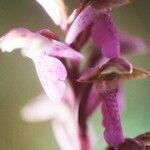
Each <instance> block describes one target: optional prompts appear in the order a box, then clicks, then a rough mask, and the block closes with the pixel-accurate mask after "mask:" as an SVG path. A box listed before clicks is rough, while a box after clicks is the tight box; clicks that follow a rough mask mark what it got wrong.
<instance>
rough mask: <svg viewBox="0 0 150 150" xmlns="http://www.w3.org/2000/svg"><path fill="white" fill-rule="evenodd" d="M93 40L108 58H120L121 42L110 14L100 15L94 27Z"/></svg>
mask: <svg viewBox="0 0 150 150" xmlns="http://www.w3.org/2000/svg"><path fill="white" fill-rule="evenodd" d="M91 34H92V38H93V41H94V42H95V45H96V46H97V47H98V48H99V49H101V51H102V54H103V55H104V56H105V57H108V58H114V57H119V56H120V43H119V42H120V41H119V36H118V33H117V31H116V28H115V25H114V24H113V20H112V16H111V13H110V12H107V13H100V15H99V18H97V19H96V20H95V22H94V24H93V27H92V33H91Z"/></svg>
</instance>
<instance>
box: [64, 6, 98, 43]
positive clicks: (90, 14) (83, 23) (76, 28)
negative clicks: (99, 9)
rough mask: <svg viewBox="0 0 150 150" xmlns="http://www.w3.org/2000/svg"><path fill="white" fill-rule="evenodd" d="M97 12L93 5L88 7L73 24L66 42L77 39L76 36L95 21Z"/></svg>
mask: <svg viewBox="0 0 150 150" xmlns="http://www.w3.org/2000/svg"><path fill="white" fill-rule="evenodd" d="M96 16H97V15H96V12H95V11H94V10H93V8H92V7H91V6H88V7H86V8H85V9H84V10H83V11H82V12H81V13H80V14H79V15H78V17H77V18H76V19H75V21H74V22H73V24H72V25H71V27H70V29H69V31H68V33H67V36H66V43H68V44H71V43H73V41H74V40H75V39H76V37H77V36H78V35H79V34H80V33H81V32H82V31H83V30H85V29H86V27H87V26H89V25H90V24H92V23H93V21H94V19H95V17H96Z"/></svg>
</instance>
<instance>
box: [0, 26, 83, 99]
mask: <svg viewBox="0 0 150 150" xmlns="http://www.w3.org/2000/svg"><path fill="white" fill-rule="evenodd" d="M48 33H51V32H48ZM0 48H1V49H2V51H3V52H5V51H6V52H12V51H13V50H14V49H16V48H21V49H22V53H23V55H24V56H27V57H29V58H31V59H32V60H33V62H34V64H35V67H36V71H37V74H38V77H39V80H40V81H41V84H42V86H43V88H44V90H45V92H46V94H47V95H48V96H49V98H50V99H51V100H54V101H59V100H61V98H62V97H63V94H64V91H65V87H66V86H65V83H64V81H65V80H66V77H67V71H66V68H65V66H64V65H63V64H62V62H61V61H60V60H59V59H58V58H71V59H74V60H76V61H80V60H81V59H82V55H81V54H79V53H78V52H76V51H74V50H73V49H72V48H70V47H69V46H67V45H65V44H63V43H61V42H59V41H56V40H54V39H49V38H47V37H46V36H43V35H41V34H40V33H38V32H37V33H33V32H31V31H29V30H27V29H24V28H18V29H13V30H11V31H10V32H8V33H7V34H6V35H5V36H3V37H2V38H1V39H0ZM56 57H58V58H56Z"/></svg>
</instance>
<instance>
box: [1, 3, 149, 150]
mask: <svg viewBox="0 0 150 150" xmlns="http://www.w3.org/2000/svg"><path fill="white" fill-rule="evenodd" d="M66 4H68V7H69V12H71V11H72V10H73V8H74V7H75V6H76V4H75V0H74V1H73V0H68V1H66ZM113 15H114V20H115V22H116V25H117V26H118V30H120V31H126V32H128V33H130V34H134V35H137V36H141V37H143V38H144V39H145V40H149V41H150V1H149V0H135V1H134V2H132V4H130V5H127V6H125V7H122V8H119V9H116V10H114V11H113ZM14 27H25V28H28V29H30V30H33V31H36V30H39V29H41V28H50V29H51V30H52V31H55V32H56V33H59V35H60V30H59V28H56V27H55V26H54V24H53V23H52V21H51V19H50V18H49V16H48V15H47V14H46V13H45V12H44V11H43V9H41V7H40V6H39V5H38V4H37V3H36V2H35V0H0V36H2V35H3V34H4V33H6V32H7V31H8V30H10V29H12V28H14ZM149 50H150V49H149ZM128 59H129V60H130V61H131V62H132V63H133V64H135V65H136V66H139V67H143V68H145V69H147V70H150V54H143V55H132V56H130V57H128ZM42 92H43V91H42V88H41V85H40V83H39V81H38V78H37V75H36V73H35V68H34V66H33V64H32V62H31V60H29V59H27V58H23V57H22V56H21V55H20V53H19V52H18V51H15V52H13V53H1V52H0V150H58V149H59V148H58V146H57V145H56V142H55V139H54V138H53V134H52V131H51V126H50V122H46V123H39V124H38V123H33V124H30V123H26V122H24V121H22V119H21V117H20V110H21V108H22V107H23V106H24V104H26V102H28V101H29V100H30V99H31V98H33V97H35V96H37V95H39V94H40V93H42ZM125 94H126V97H127V109H126V111H125V112H124V114H123V118H122V122H123V127H124V131H125V134H126V136H128V137H134V136H136V135H137V134H140V133H143V132H145V131H150V79H144V80H139V81H131V82H126V83H125ZM101 120H102V117H101V115H100V113H99V112H98V111H97V113H95V115H94V116H93V118H92V119H91V123H92V125H93V126H94V131H95V135H96V137H97V139H96V145H97V148H96V150H100V149H104V146H105V142H104V140H103V138H102V132H103V128H102V125H101Z"/></svg>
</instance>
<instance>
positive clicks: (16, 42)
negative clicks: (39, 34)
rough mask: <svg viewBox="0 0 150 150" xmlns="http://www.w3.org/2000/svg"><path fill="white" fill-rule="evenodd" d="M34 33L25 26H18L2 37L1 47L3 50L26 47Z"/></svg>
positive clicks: (8, 50) (9, 50)
mask: <svg viewBox="0 0 150 150" xmlns="http://www.w3.org/2000/svg"><path fill="white" fill-rule="evenodd" d="M30 36H32V33H31V32H30V31H29V30H27V29H25V28H17V29H13V30H11V31H9V32H8V33H7V34H6V35H4V36H3V37H2V38H1V39H0V48H1V49H2V51H3V52H5V51H6V52H12V51H13V50H14V49H17V48H24V47H25V45H26V42H27V40H28V38H29V37H30Z"/></svg>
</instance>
